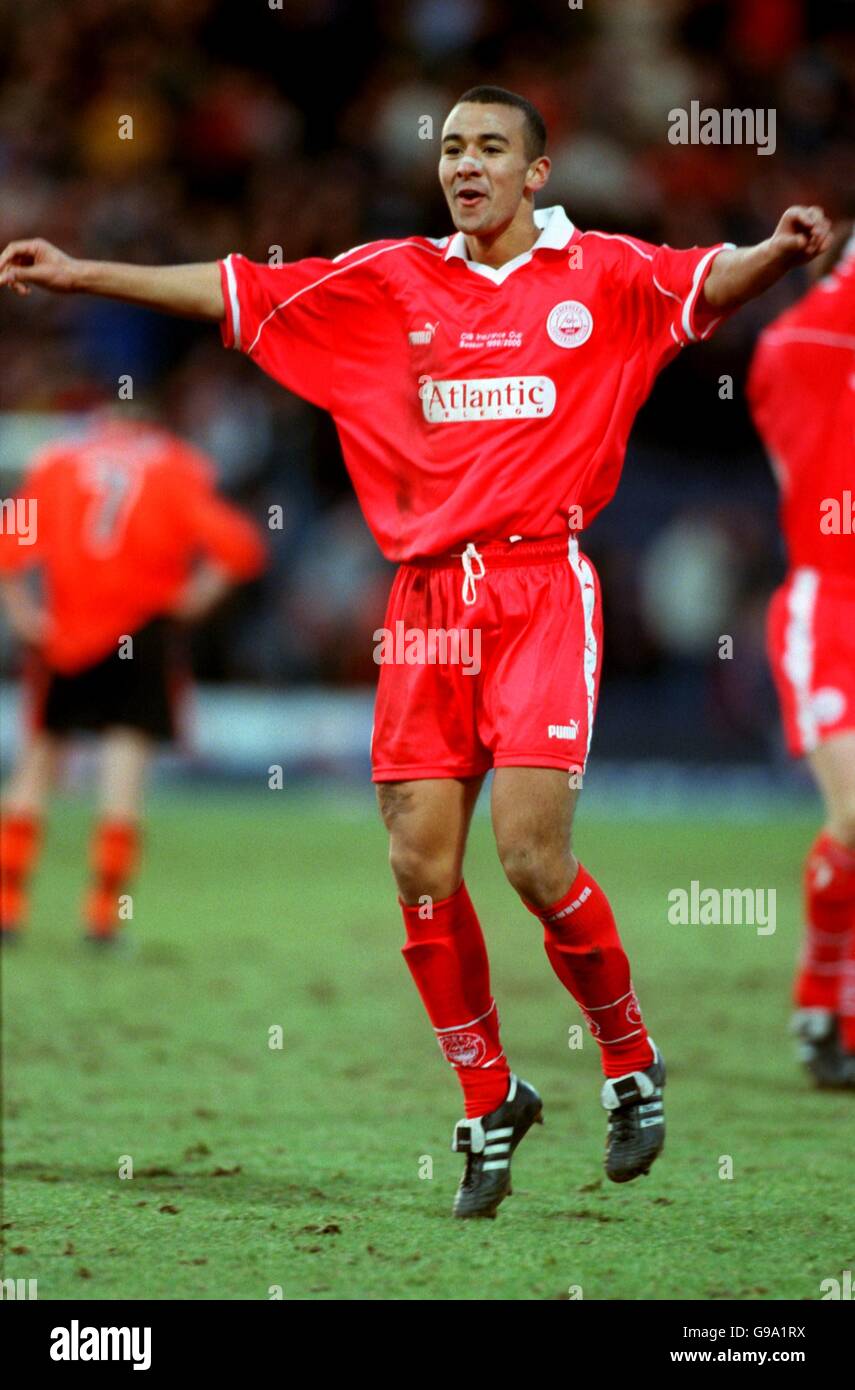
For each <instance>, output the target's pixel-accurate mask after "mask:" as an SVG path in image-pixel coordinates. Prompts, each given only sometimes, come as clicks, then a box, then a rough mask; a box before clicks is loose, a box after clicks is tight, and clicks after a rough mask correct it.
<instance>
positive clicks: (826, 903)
mask: <svg viewBox="0 0 855 1390" xmlns="http://www.w3.org/2000/svg"><path fill="white" fill-rule="evenodd" d="M847 238H848V240H847ZM815 267H816V271H817V273H818V275H819V276H821V277H822V278H820V279H819V280H818V282H817V283H816V284H815V285H814V286H813V287H812V288H811V289H810V290H809V291H808V293H807V294H805V295H804V296H803V297H802V298H801V299H800V300H799V302H798V303H797V304H794V305H793V306H792V308H790V309H788V310H787V311H786V313H784V314H782V315H781V316H780V317H779V318H778V319H776V320H775V322H774V323H772V324H770V325H769V327H768V328H767V329H766V330H765V332H764V333H763V334H761V337H760V340H759V343H758V345H757V349H756V352H755V355H754V360H753V362H752V365H751V372H750V376H749V381H748V395H749V400H750V403H751V408H752V412H753V415H754V420H755V423H756V425H757V429H758V431H759V433H760V436H761V438H762V440H763V442H764V444H765V445H766V449H767V451H768V453H769V456H770V459H771V461H772V465H773V467H774V470H775V474H776V476H777V478H778V481H779V483H780V486H781V526H782V529H783V532H784V537H785V540H786V545H787V553H788V562H789V570H788V573H787V577H786V579H785V581H784V583H783V584H782V585H781V587H780V588H779V589H778V590H777V592H776V593H775V595H774V597H773V599H772V605H771V608H770V610H769V634H768V635H769V655H770V659H771V663H772V671H773V674H774V676H775V682H776V685H777V687H778V694H779V697H780V701H781V710H782V714H783V719H784V729H785V733H786V738H787V745H788V747H789V750H790V752H791V753H792V754H793V756H795V757H806V758H807V759H808V761H809V763H810V766H811V770H812V772H813V775H814V778H815V779H816V782H817V784H818V786H819V789H820V792H821V793H822V797H823V801H824V803H825V825H824V827H823V829H822V831H821V832H820V834H819V836H818V837H817V839H816V840H815V842H814V844H813V846H812V848H811V851H810V853H809V855H808V859H807V864H806V868H805V895H804V897H805V930H806V938H805V945H804V951H803V954H802V959H801V962H800V966H799V970H798V973H797V975H796V982H795V1003H796V1009H797V1011H796V1013H795V1016H794V1018H793V1031H794V1033H795V1034H796V1035H797V1036H798V1037H799V1039H800V1041H801V1048H800V1051H801V1055H802V1058H803V1060H804V1061H805V1063H806V1064H807V1067H808V1070H809V1072H810V1074H811V1075H812V1077H813V1079H814V1081H815V1082H816V1083H817V1085H819V1086H827V1087H855V235H853V234H852V228H851V226H842V225H841V226H839V227H838V228H836V236H835V239H834V240H833V242H832V245H831V247H830V248H829V250H828V252H826V253H825V254H824V255H823V256H822V257H821V258H820V259H819V260H818V261H817V262H815Z"/></svg>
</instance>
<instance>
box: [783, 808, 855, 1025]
mask: <svg viewBox="0 0 855 1390" xmlns="http://www.w3.org/2000/svg"><path fill="white" fill-rule="evenodd" d="M804 905H805V932H806V935H805V943H804V949H803V951H802V957H801V961H800V963H799V971H798V975H797V976H796V986H795V1001H796V1003H797V1004H798V1005H799V1007H800V1008H802V1009H810V1008H818V1009H831V1010H832V1011H833V1012H834V1013H839V1014H840V1020H841V1032H842V1034H843V1045H844V1047H845V1048H846V1049H847V1051H855V997H853V996H855V853H853V851H852V850H850V849H847V848H846V846H845V845H842V844H841V843H840V842H839V840H835V839H834V838H833V836H831V835H829V833H828V831H827V830H823V831H822V832H821V833H820V834H819V835H818V836H817V838H816V840H815V841H814V843H813V845H812V847H811V850H810V853H809V854H808V857H807V862H806V864H805V878H804ZM847 1039H848V1040H847Z"/></svg>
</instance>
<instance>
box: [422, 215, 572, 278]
mask: <svg viewBox="0 0 855 1390" xmlns="http://www.w3.org/2000/svg"><path fill="white" fill-rule="evenodd" d="M534 225H535V226H536V227H540V228H541V232H540V236H539V237H538V238H537V241H536V242H535V243H534V246H532V247H531V249H530V250H528V251H523V253H522V255H520V256H514V258H513V260H512V261H506V262H505V264H504V265H503V266H499V268H498V270H496V269H494V267H493V266H491V265H482V264H481V262H480V261H473V260H470V258H469V253H468V251H467V249H466V237H465V236H464V235H463V232H455V234H454V235H453V236H451V237H449V239H448V245H447V247H446V248H445V260H447V261H449V260H451V259H452V257H454V256H456V257H458V259H459V260H461V261H463V262H464V264H465V265H467V266H468V267H469V269H470V270H474V271H475V272H476V274H478V275H485V276H486V277H487V279H488V280H492V281H493V282H494V283H495V284H497V285H500V284H501V283H502V281H503V280H506V279H507V277H508V276H509V275H510V274H512V272H513V271H515V270H518V269H519V267H520V266H521V265H527V264H528V262H529V261H530V260H531V258H532V256H533V255H534V253H535V251H544V250H548V251H563V249H564V247H565V246H566V245H567V243H568V242H569V240H570V238H571V237H572V235H573V233H574V231H575V230H576V229H575V227H574V226H573V223H572V222H571V221H570V219H569V217H568V216H567V214H566V212H565V211H564V209H563V208H562V207H559V206H557V205H556V206H555V207H553V208H542V209H539V210H538V211H536V212H535V214H534Z"/></svg>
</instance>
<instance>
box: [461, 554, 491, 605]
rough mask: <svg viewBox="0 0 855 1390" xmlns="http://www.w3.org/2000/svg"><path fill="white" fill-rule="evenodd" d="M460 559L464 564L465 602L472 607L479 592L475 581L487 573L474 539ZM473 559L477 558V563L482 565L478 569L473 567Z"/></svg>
mask: <svg viewBox="0 0 855 1390" xmlns="http://www.w3.org/2000/svg"><path fill="white" fill-rule="evenodd" d="M460 559H461V563H462V565H463V602H464V603H465V604H468V605H469V607H470V608H471V607H472V605H473V603H474V602H475V599H476V598H477V594H476V592H475V581H476V579H483V578H484V575H485V573H486V571H485V569H484V561H483V560H482V559H481V556H480V555H479V554H478V551H477V550H476V549H475V546H474V544H473V543H472V541H469V542H468V544H467V546H466V549H465V550H464V552H463V554H462V555H461V557H460ZM473 560H475V561H476V562H477V564H478V565H479V566H480V568H479V569H478V570H474V569H473V568H472V561H473Z"/></svg>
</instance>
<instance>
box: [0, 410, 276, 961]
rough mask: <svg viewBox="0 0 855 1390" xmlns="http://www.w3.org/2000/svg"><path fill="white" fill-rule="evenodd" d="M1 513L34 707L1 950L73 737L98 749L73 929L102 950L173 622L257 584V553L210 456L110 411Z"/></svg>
mask: <svg viewBox="0 0 855 1390" xmlns="http://www.w3.org/2000/svg"><path fill="white" fill-rule="evenodd" d="M3 507H4V523H5V520H6V518H8V520H9V522H10V524H8V525H7V524H4V525H3V527H2V531H1V532H0V599H2V601H3V604H4V607H5V609H6V612H7V614H8V616H9V618H10V621H11V624H12V628H13V631H14V632H15V633H16V634H17V636H18V637H19V638H20V639H21V641H22V642H23V643H24V646H25V648H26V649H27V652H28V659H27V670H26V680H25V684H26V686H27V693H28V695H29V701H30V705H31V710H30V721H29V727H28V728H27V730H26V733H25V737H24V740H23V746H22V749H21V753H20V756H19V758H18V760H17V764H16V766H15V768H14V769H13V771H12V773H11V774H10V776H9V778H8V780H7V781H6V783H5V784H4V787H3V794H2V803H0V933H2V935H0V940H3V941H4V942H5V943H7V944H8V943H9V942H10V941H12V940H16V939H17V938H18V935H19V933H20V932H21V930H22V929H23V927H24V925H25V923H26V918H27V887H28V880H29V877H30V874H31V873H32V870H33V868H34V866H35V860H36V857H37V853H38V849H39V843H40V839H41V829H42V819H43V813H44V807H45V802H46V799H47V796H48V794H49V792H50V788H51V784H52V781H53V775H54V771H55V768H56V764H57V761H58V759H59V757H60V755H61V753H62V750H63V745H64V743H65V741H66V739H67V736H68V735H69V734H72V733H74V732H77V731H85V732H89V733H96V734H98V736H99V739H100V748H99V755H100V758H99V760H100V777H99V793H98V817H97V820H96V824H95V826H94V829H93V833H92V840H91V847H90V859H91V864H90V868H91V882H90V885H89V889H88V892H87V895H86V900H85V903H84V908H83V922H84V928H85V931H86V935H87V938H88V940H89V941H91V942H92V943H93V944H96V945H98V946H106V945H111V944H114V943H115V942H117V941H118V940H119V939H120V937H119V929H120V926H121V922H122V920H123V918H124V915H125V914H123V912H122V910H121V906H122V905H121V904H120V899H121V898H122V896H123V894H124V893H125V891H126V889H127V886H128V881H129V879H130V878H131V876H132V875H133V873H134V871H135V869H136V867H137V863H138V859H139V846H140V822H141V817H142V793H143V781H144V775H145V771H146V767H147V764H148V761H149V757H150V754H151V750H152V747H153V745H154V743H155V742H156V741H157V740H169V739H171V738H172V737H173V736H174V733H175V701H176V696H177V693H178V692H177V686H178V681H179V677H180V675H181V671H180V668H179V667H178V666H177V664H176V656H175V652H174V647H175V641H174V637H175V623H174V620H175V619H180V620H181V621H183V622H193V621H197V620H198V619H199V618H201V617H203V616H204V615H205V614H206V613H207V612H208V611H209V610H210V608H211V607H212V606H213V605H214V604H215V603H217V602H218V601H219V600H220V598H222V596H223V595H224V594H225V593H227V592H228V590H229V589H230V588H231V587H232V586H233V585H234V584H235V583H238V582H240V581H242V580H246V579H250V578H252V577H253V576H254V575H256V574H258V572H259V571H260V569H261V568H262V566H263V563H264V545H263V542H262V540H261V537H260V534H259V532H258V531H257V528H256V527H255V526H254V524H253V523H252V522H251V521H249V520H248V519H247V518H246V517H244V516H243V515H242V514H241V513H240V512H239V511H237V510H236V509H235V508H234V507H233V506H231V505H230V504H229V503H227V502H225V501H224V500H223V499H222V498H220V497H218V496H217V494H216V491H215V489H214V473H213V468H212V465H211V462H210V460H209V459H208V458H207V457H206V456H205V455H203V454H201V453H200V452H199V451H198V450H197V449H194V448H192V447H191V446H190V445H189V444H186V443H184V442H183V441H182V440H180V439H176V438H175V437H174V436H173V435H171V434H168V433H167V432H166V431H165V430H162V429H157V428H154V427H153V426H151V425H148V424H144V423H142V422H141V421H127V422H124V421H121V420H119V419H118V418H115V417H111V416H110V415H108V414H104V415H99V416H97V417H94V418H93V419H92V420H91V421H90V422H89V425H88V427H87V428H86V429H85V430H84V431H83V432H82V433H81V434H80V435H78V436H76V437H73V438H71V437H69V438H68V439H63V440H60V441H58V442H57V443H55V444H52V445H50V446H49V447H48V448H46V449H44V450H42V451H41V452H40V453H39V454H38V455H37V456H36V458H35V459H34V460H33V462H32V465H31V467H30V468H29V470H28V472H27V475H26V477H25V479H24V482H23V485H22V487H21V489H20V491H19V493H18V494H17V496H16V497H14V498H7V499H5V500H4V503H3ZM30 569H37V570H38V571H39V573H40V575H41V578H42V584H43V598H42V600H41V601H37V600H36V599H35V598H34V596H33V594H32V591H31V589H30V587H29V585H28V583H27V580H26V577H25V576H26V571H27V570H30Z"/></svg>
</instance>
